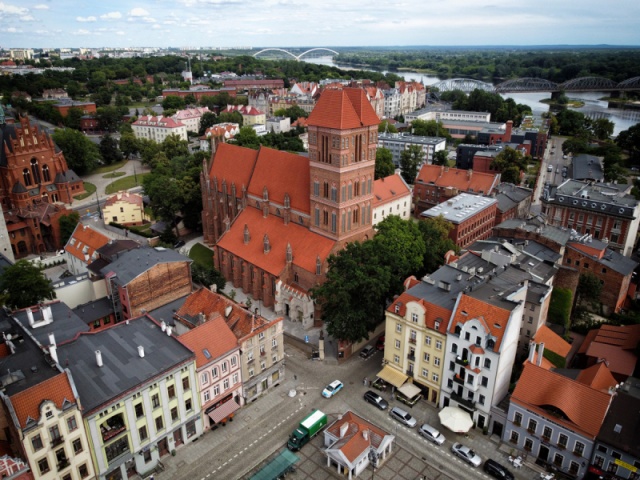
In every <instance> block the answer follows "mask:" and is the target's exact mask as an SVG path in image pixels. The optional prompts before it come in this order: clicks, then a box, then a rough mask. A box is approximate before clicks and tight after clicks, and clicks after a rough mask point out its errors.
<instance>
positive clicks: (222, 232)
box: [201, 88, 380, 328]
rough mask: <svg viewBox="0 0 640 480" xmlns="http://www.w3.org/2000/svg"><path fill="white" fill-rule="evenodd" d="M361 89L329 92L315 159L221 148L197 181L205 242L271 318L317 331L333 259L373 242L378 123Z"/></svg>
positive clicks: (312, 138) (315, 133)
mask: <svg viewBox="0 0 640 480" xmlns="http://www.w3.org/2000/svg"><path fill="white" fill-rule="evenodd" d="M379 122H380V120H379V119H378V116H377V115H376V113H375V111H374V110H373V108H372V107H371V104H370V103H369V101H368V100H367V97H366V94H365V92H364V91H363V90H361V89H357V88H345V89H343V90H325V91H324V92H323V93H322V95H321V97H320V99H319V100H318V103H317V104H316V106H315V108H314V110H313V111H312V112H311V115H310V116H309V118H308V121H307V123H308V129H309V156H308V157H307V156H302V155H296V154H291V153H287V152H282V151H278V150H272V149H269V148H264V147H261V148H260V149H259V150H257V151H256V150H251V149H248V148H243V147H238V146H235V145H230V144H225V143H222V144H219V145H218V146H217V148H215V151H214V153H213V156H212V160H211V161H210V163H209V165H205V168H204V169H203V174H202V177H201V184H202V196H203V199H202V200H203V206H204V207H203V212H202V223H203V230H204V239H205V242H206V243H208V244H209V245H212V246H213V249H214V262H215V266H216V268H217V269H219V270H220V271H221V272H222V274H223V275H224V277H225V278H226V279H227V281H228V282H231V283H232V284H233V286H234V287H235V288H240V289H242V290H243V291H244V292H245V293H248V294H250V295H251V297H252V298H253V299H260V300H262V301H263V303H264V304H265V305H266V306H269V307H273V308H274V310H275V312H276V313H278V314H282V315H288V316H289V317H290V318H292V319H294V320H298V321H301V322H302V323H303V326H304V327H305V328H311V327H312V326H314V325H316V326H317V325H320V323H321V322H320V318H319V316H318V313H319V312H318V310H317V308H316V306H315V305H314V302H313V301H312V299H311V297H310V295H309V291H310V290H311V288H313V287H314V286H316V285H318V284H321V283H322V282H323V281H324V280H325V275H326V271H327V258H328V257H329V255H330V254H332V253H335V252H337V251H339V250H341V249H342V248H344V246H345V244H346V243H347V242H351V241H355V240H365V239H368V238H371V236H372V235H373V227H372V209H373V199H374V191H373V185H374V170H375V158H376V146H377V143H378V124H379Z"/></svg>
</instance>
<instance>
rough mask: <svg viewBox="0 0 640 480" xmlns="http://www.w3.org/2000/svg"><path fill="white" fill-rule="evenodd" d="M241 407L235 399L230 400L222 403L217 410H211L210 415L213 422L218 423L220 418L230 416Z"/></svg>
mask: <svg viewBox="0 0 640 480" xmlns="http://www.w3.org/2000/svg"><path fill="white" fill-rule="evenodd" d="M239 408H240V405H238V404H237V403H236V402H235V400H229V401H228V402H225V403H223V404H222V405H220V406H219V407H218V408H216V409H215V410H212V411H210V412H209V414H208V415H209V418H210V419H211V421H212V422H213V423H218V422H219V421H220V420H222V419H223V418H226V417H228V416H229V415H231V414H232V413H233V412H235V411H236V410H238V409H239Z"/></svg>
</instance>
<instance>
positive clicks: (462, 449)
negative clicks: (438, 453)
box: [451, 443, 482, 467]
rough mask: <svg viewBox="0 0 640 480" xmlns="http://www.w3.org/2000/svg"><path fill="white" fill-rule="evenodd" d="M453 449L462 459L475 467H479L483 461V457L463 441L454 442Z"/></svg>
mask: <svg viewBox="0 0 640 480" xmlns="http://www.w3.org/2000/svg"><path fill="white" fill-rule="evenodd" d="M451 451H452V452H453V454H454V455H456V456H458V457H460V458H461V459H462V460H464V461H465V462H467V463H468V464H470V465H472V466H474V467H479V466H480V464H481V463H482V459H481V458H480V456H479V455H477V454H476V452H474V451H473V450H471V449H470V448H469V447H467V446H465V445H462V444H461V443H454V444H453V445H452V446H451Z"/></svg>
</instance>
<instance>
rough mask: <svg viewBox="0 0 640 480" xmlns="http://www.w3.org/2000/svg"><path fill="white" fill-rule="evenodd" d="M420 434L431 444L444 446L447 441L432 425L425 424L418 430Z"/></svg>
mask: <svg viewBox="0 0 640 480" xmlns="http://www.w3.org/2000/svg"><path fill="white" fill-rule="evenodd" d="M418 434H419V435H421V436H423V437H424V438H426V439H427V440H429V441H430V442H433V443H435V444H436V445H442V444H443V443H444V441H445V438H444V435H443V434H441V433H440V432H439V431H438V430H436V429H435V428H433V427H432V426H431V425H428V424H426V423H423V424H422V425H421V426H420V428H419V429H418Z"/></svg>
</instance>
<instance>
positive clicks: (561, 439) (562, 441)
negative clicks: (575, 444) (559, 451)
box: [558, 433, 569, 448]
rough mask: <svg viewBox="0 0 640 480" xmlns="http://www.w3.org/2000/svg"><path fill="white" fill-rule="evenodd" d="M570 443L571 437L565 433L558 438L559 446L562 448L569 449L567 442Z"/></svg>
mask: <svg viewBox="0 0 640 480" xmlns="http://www.w3.org/2000/svg"><path fill="white" fill-rule="evenodd" d="M568 441H569V437H567V436H566V435H565V434H564V433H561V434H560V435H559V436H558V446H559V447H562V448H567V442H568Z"/></svg>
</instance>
